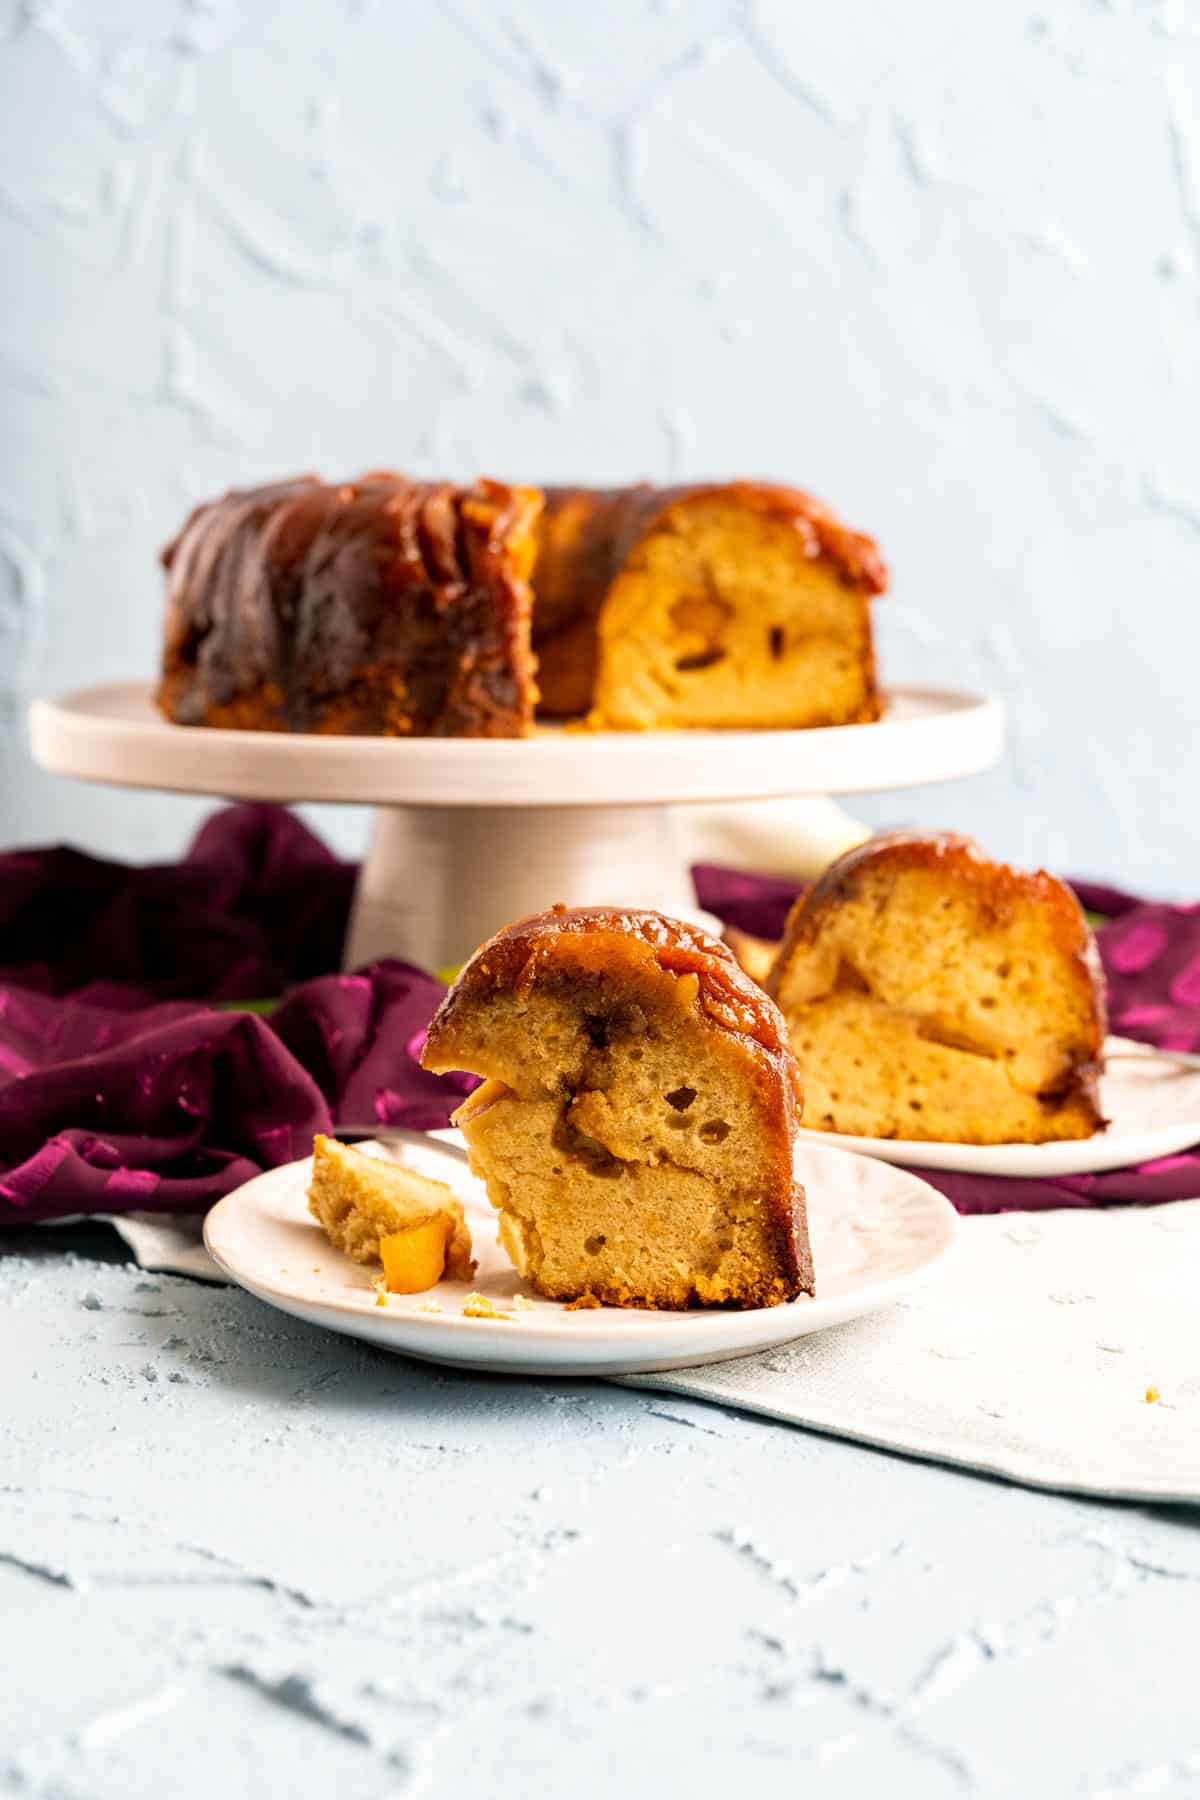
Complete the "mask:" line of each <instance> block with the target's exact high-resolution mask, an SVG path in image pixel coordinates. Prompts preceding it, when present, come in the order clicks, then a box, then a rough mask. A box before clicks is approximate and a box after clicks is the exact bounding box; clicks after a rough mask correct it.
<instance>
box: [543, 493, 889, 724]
mask: <svg viewBox="0 0 1200 1800" xmlns="http://www.w3.org/2000/svg"><path fill="white" fill-rule="evenodd" d="M533 584H534V594H535V600H534V615H533V631H534V650H535V653H536V655H537V658H538V667H539V677H538V682H539V687H540V689H541V712H542V713H543V715H545V716H547V717H557V718H567V717H572V716H574V715H576V714H581V713H582V714H586V716H587V720H588V723H589V724H590V725H592V726H594V727H596V728H598V729H609V728H611V729H617V730H636V729H647V728H659V729H666V728H670V727H677V726H709V727H737V726H741V727H756V726H806V725H849V724H854V723H857V722H859V721H862V720H870V719H876V718H878V717H879V698H878V693H877V690H876V685H875V657H874V651H873V648H872V637H871V617H870V607H869V604H868V602H869V600H870V597H871V596H872V595H873V594H878V593H881V592H882V591H883V589H884V588H885V587H886V585H887V571H886V570H885V568H884V565H883V562H882V561H881V559H880V556H879V553H878V551H877V550H876V548H875V545H874V544H873V543H872V542H871V540H870V538H867V537H862V536H860V535H859V534H858V533H857V532H854V531H849V530H848V529H847V528H846V527H845V526H844V525H842V524H841V523H840V522H839V521H838V520H837V519H836V518H835V517H834V515H833V514H832V513H831V512H830V511H829V510H828V508H826V507H824V506H822V505H821V504H820V502H819V501H816V500H813V499H811V498H810V497H809V496H808V495H807V494H802V493H799V492H797V491H796V490H795V489H794V488H785V487H775V486H772V485H770V484H769V483H766V482H749V481H734V482H728V483H725V484H721V485H710V486H704V487H689V488H652V487H647V486H641V487H632V488H620V489H617V490H615V491H612V492H603V491H598V490H595V489H590V488H550V489H548V490H547V493H546V506H545V510H544V512H543V514H542V518H541V523H540V526H539V531H538V553H537V561H536V563H535V565H534V573H533Z"/></svg>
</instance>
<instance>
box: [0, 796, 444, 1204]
mask: <svg viewBox="0 0 1200 1800" xmlns="http://www.w3.org/2000/svg"><path fill="white" fill-rule="evenodd" d="M354 874H355V871H354V868H353V866H352V865H350V864H347V863H340V862H338V861H337V860H336V858H334V857H333V856H332V855H331V854H330V853H329V851H328V850H327V849H326V848H325V846H324V845H323V844H321V843H320V841H319V840H318V839H317V838H315V837H313V835H312V834H311V832H309V831H307V830H306V829H305V827H304V826H303V825H302V824H301V822H300V821H299V820H298V819H297V818H295V817H294V816H293V815H292V814H291V813H288V812H286V811H284V810H283V809H282V808H279V807H270V806H245V807H232V808H229V809H227V810H225V811H222V812H219V813H217V814H216V815H215V816H214V817H213V818H211V819H210V820H209V821H208V822H207V823H206V824H205V825H204V827H203V828H202V830H201V831H200V833H199V834H198V836H197V838H196V840H195V842H194V843H193V845H192V847H191V849H190V850H189V851H188V853H187V855H186V856H185V857H184V859H183V861H182V862H181V863H179V864H177V865H171V866H167V867H153V868H129V867H127V866H124V865H122V864H119V863H111V862H102V861H99V860H98V859H96V858H94V857H89V856H84V855H82V854H81V853H80V852H78V851H73V850H63V849H50V850H42V851H18V852H14V853H13V854H11V855H8V856H0V1225H2V1224H29V1223H31V1222H33V1221H35V1220H39V1219H52V1218H59V1217H62V1216H63V1215H65V1214H70V1213H88V1212H104V1213H113V1212H126V1211H138V1210H145V1211H155V1212H197V1211H203V1210H204V1208H205V1207H207V1206H209V1205H211V1203H212V1202H213V1201H214V1200H217V1199H219V1198H220V1196H221V1195H222V1194H225V1193H228V1192H229V1191H230V1190H231V1189H232V1188H235V1187H237V1186H239V1185H240V1183H242V1182H243V1181H248V1180H249V1179H250V1177H251V1176H252V1175H256V1174H258V1173H259V1172H260V1171H261V1170H262V1169H264V1168H270V1167H273V1166H275V1165H276V1164H279V1163H284V1162H291V1161H293V1160H294V1159H295V1158H297V1157H300V1156H304V1155H306V1154H307V1152H308V1151H309V1149H311V1147H312V1137H313V1133H314V1132H315V1131H328V1130H329V1129H330V1127H331V1124H332V1123H334V1122H335V1121H337V1120H342V1121H344V1122H345V1123H347V1124H354V1125H359V1124H367V1125H370V1124H392V1125H404V1126H408V1127H411V1128H413V1129H416V1130H425V1129H428V1128H429V1127H431V1126H436V1125H444V1124H445V1123H446V1121H447V1119H448V1118H449V1115H450V1113H451V1112H452V1111H453V1109H454V1107H455V1106H456V1105H457V1104H458V1102H459V1100H460V1099H461V1098H462V1097H463V1095H464V1093H469V1092H470V1090H471V1088H472V1087H473V1086H474V1081H473V1080H472V1078H471V1077H469V1076H458V1077H452V1078H441V1077H438V1076H435V1075H428V1074H426V1072H425V1071H424V1070H423V1069H422V1068H420V1066H419V1065H418V1063H417V1061H416V1058H417V1056H418V1055H419V1054H420V1046H421V1043H422V1041H423V1037H424V1031H425V1028H426V1026H427V1025H428V1023H429V1020H430V1018H431V1017H432V1015H433V1012H434V1009H435V1008H436V1006H437V1003H438V1001H439V999H440V998H441V996H442V994H443V993H444V991H445V990H444V988H443V986H442V984H441V982H439V981H435V980H434V978H433V977H432V976H431V975H427V974H425V973H424V971H423V970H421V969H414V968H411V967H409V965H408V964H406V963H401V962H382V963H377V964H375V965H374V966H373V967H371V968H369V969H365V970H363V971H362V972H361V973H359V974H356V975H338V974H329V973H328V972H327V971H329V970H330V969H336V968H337V966H338V962H339V959H340V955H341V945H342V938H343V935H344V932H345V927H346V921H347V918H348V914H349V904H350V896H351V891H352V886H353V879H354ZM306 977H309V979H305V978H306ZM295 984H299V985H295ZM288 987H290V988H291V992H290V993H289V994H288V996H287V998H286V999H285V1000H284V1001H283V1003H282V1004H281V1005H280V1006H278V1007H277V1008H276V1009H275V1010H274V1012H273V1013H272V1015H271V1017H270V1019H269V1020H267V1019H264V1018H260V1017H257V1016H256V1015H255V1014H254V1013H251V1012H246V1011H241V1010H239V1011H229V1010H225V1009H224V1008H227V1007H228V1004H229V1002H230V1001H231V1000H244V1001H249V1000H252V999H259V998H262V997H264V996H267V995H271V994H275V995H278V994H279V993H281V992H282V991H283V990H284V989H285V988H288ZM182 993H186V994H188V995H189V996H190V997H189V998H188V999H187V1000H179V999H174V998H172V996H175V995H177V994H182Z"/></svg>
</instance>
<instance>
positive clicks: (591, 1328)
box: [204, 1140, 958, 1375]
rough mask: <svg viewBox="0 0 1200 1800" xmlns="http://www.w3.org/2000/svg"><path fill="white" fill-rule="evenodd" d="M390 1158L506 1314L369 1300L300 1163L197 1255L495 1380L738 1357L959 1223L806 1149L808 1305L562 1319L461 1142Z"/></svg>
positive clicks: (315, 1311)
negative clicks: (455, 1230) (429, 1189)
mask: <svg viewBox="0 0 1200 1800" xmlns="http://www.w3.org/2000/svg"><path fill="white" fill-rule="evenodd" d="M381 1153H382V1152H380V1151H379V1150H378V1148H377V1149H376V1154H381ZM391 1154H393V1155H396V1156H398V1157H399V1159H400V1160H401V1161H403V1162H406V1163H408V1164H410V1165H411V1166H412V1167H414V1168H418V1169H421V1170H423V1171H424V1172H425V1173H427V1174H430V1175H436V1176H440V1178H441V1179H442V1180H443V1181H446V1182H449V1184H450V1185H451V1186H452V1187H453V1188H454V1190H455V1192H456V1193H457V1194H458V1195H459V1197H460V1198H461V1200H462V1202H463V1204H464V1206H465V1208H466V1212H467V1218H468V1221H469V1223H470V1226H471V1234H472V1237H473V1238H474V1241H475V1255H476V1257H477V1258H478V1261H479V1268H478V1271H477V1273H476V1277H475V1281H474V1284H473V1289H474V1291H475V1292H476V1293H480V1294H485V1295H486V1296H487V1297H488V1299H489V1300H491V1301H492V1302H493V1304H494V1305H496V1306H497V1307H507V1308H508V1309H509V1311H510V1316H509V1317H507V1318H504V1319H473V1318H464V1317H463V1312H462V1307H463V1302H464V1300H465V1299H466V1297H467V1294H468V1293H469V1292H470V1291H472V1290H471V1289H469V1288H468V1287H467V1286H465V1285H464V1284H463V1283H462V1282H451V1281H444V1282H442V1283H441V1284H440V1285H439V1286H438V1287H436V1288H433V1289H431V1290H430V1292H429V1293H427V1294H412V1295H399V1294H393V1295H390V1296H389V1298H388V1301H387V1304H386V1305H384V1306H379V1305H377V1304H376V1295H375V1291H374V1289H373V1287H372V1278H373V1277H374V1276H375V1275H377V1274H378V1270H375V1269H367V1268H363V1267H361V1266H360V1265H359V1264H357V1263H352V1262H350V1261H349V1260H348V1259H347V1258H346V1257H344V1256H342V1255H340V1254H339V1253H338V1252H337V1251H336V1250H334V1249H333V1248H332V1247H331V1246H330V1244H329V1242H328V1240H327V1239H326V1238H325V1236H324V1234H323V1232H322V1231H321V1230H320V1228H319V1227H318V1226H317V1225H316V1224H315V1223H314V1222H313V1220H312V1219H311V1218H310V1217H309V1214H308V1207H307V1202H306V1198H305V1195H306V1190H307V1187H308V1181H309V1171H310V1164H309V1162H308V1161H307V1160H305V1161H304V1162H297V1163H289V1164H287V1165H286V1167H284V1168H281V1169H272V1170H271V1171H270V1172H269V1173H268V1174H266V1175H260V1176H258V1177H257V1178H256V1179H255V1180H254V1181H250V1182H247V1183H246V1185H245V1187H241V1188H238V1189H237V1191H236V1192H235V1193H232V1194H229V1195H227V1196H226V1198H225V1199H224V1200H222V1201H220V1202H219V1204H218V1205H216V1206H215V1207H213V1209H212V1211H211V1212H210V1213H209V1215H208V1217H207V1219H206V1220H205V1225H204V1241H205V1243H206V1245H207V1246H208V1249H209V1252H210V1254H211V1255H212V1256H213V1257H214V1258H215V1260H216V1261H217V1263H219V1264H220V1266H221V1268H222V1269H223V1270H224V1271H225V1273H226V1274H227V1275H229V1276H230V1277H231V1279H232V1280H234V1281H236V1282H238V1283H240V1285H241V1286H242V1287H244V1288H247V1289H248V1290H249V1292H250V1293H252V1294H256V1295H257V1296H258V1297H259V1299H261V1300H265V1301H266V1302H267V1303H268V1305H271V1306H277V1307H279V1308H280V1309H281V1310H282V1311H283V1312H286V1313H291V1314H293V1315H294V1316H295V1317H296V1318H298V1319H306V1320H308V1321H309V1322H310V1323H311V1324H314V1325H326V1326H328V1327H329V1328H330V1330H332V1331H343V1332H346V1333H348V1334H349V1336H351V1337H359V1338H366V1339H367V1340H368V1341H369V1342H371V1343H373V1344H377V1345H379V1347H380V1348H381V1349H384V1350H396V1351H401V1352H403V1354H404V1355H406V1356H417V1357H421V1358H422V1359H423V1360H425V1361H428V1362H445V1363H458V1364H461V1365H463V1366H464V1367H466V1368H471V1369H492V1370H496V1371H499V1372H503V1373H507V1374H524V1375H632V1374H637V1373H639V1372H645V1371H647V1370H656V1369H683V1368H688V1367H691V1366H694V1365H695V1364H697V1363H707V1362H721V1361H723V1360H725V1359H726V1358H728V1357H733V1356H747V1355H749V1354H750V1353H751V1352H752V1351H754V1350H763V1349H766V1348H768V1347H769V1346H771V1345H773V1344H784V1343H788V1342H790V1341H791V1339H793V1338H797V1337H803V1336H804V1335H805V1334H806V1333H807V1332H810V1331H821V1330H823V1329H824V1328H825V1327H826V1326H828V1325H838V1324H840V1323H841V1322H842V1321H843V1320H845V1319H851V1318H855V1317H857V1315H858V1314H860V1313H866V1312H872V1311H874V1310H875V1309H876V1308H877V1307H881V1306H886V1305H888V1304H889V1303H890V1302H891V1301H893V1300H898V1299H899V1298H900V1297H901V1296H902V1295H903V1294H905V1293H907V1292H908V1291H909V1289H910V1288H912V1287H913V1286H914V1285H915V1284H916V1283H918V1282H920V1281H922V1280H924V1279H925V1278H926V1277H927V1276H928V1275H930V1274H931V1273H932V1272H933V1270H934V1269H935V1268H936V1267H937V1266H938V1264H939V1263H940V1262H941V1261H942V1259H943V1258H944V1257H945V1256H946V1255H947V1253H948V1252H949V1250H950V1248H951V1246H952V1245H953V1243H954V1239H955V1234H956V1231H957V1228H958V1217H957V1215H956V1213H955V1212H954V1209H953V1208H952V1207H951V1206H950V1204H949V1202H948V1201H946V1200H944V1199H943V1198H942V1196H941V1195H940V1194H938V1193H936V1192H935V1191H934V1189H933V1188H931V1187H929V1186H928V1185H927V1184H926V1183H925V1182H923V1181H920V1180H918V1178H917V1177H916V1176H915V1175H910V1174H908V1173H907V1172H905V1171H903V1170H900V1169H892V1168H888V1167H887V1165H886V1164H884V1163H881V1162H877V1161H872V1160H870V1159H869V1158H867V1157H862V1156H852V1155H850V1154H849V1153H848V1152H846V1151H845V1150H841V1149H834V1148H832V1147H831V1146H830V1145H828V1144H815V1145H809V1144H805V1145H804V1146H803V1147H802V1148H799V1149H798V1150H797V1163H796V1166H797V1173H798V1175H799V1177H800V1179H801V1180H802V1181H803V1182H804V1184H805V1187H806V1188H807V1190H808V1219H809V1230H810V1232H811V1236H812V1250H813V1261H814V1263H815V1265H816V1271H817V1297H816V1299H808V1298H807V1297H803V1298H801V1299H799V1300H796V1301H793V1302H792V1303H791V1304H790V1305H788V1306H774V1307H762V1308H759V1309H758V1310H756V1311H753V1312H721V1311H716V1310H709V1309H697V1310H695V1311H692V1312H682V1313H670V1312H649V1311H635V1310H633V1309H629V1310H623V1309H616V1308H608V1307H604V1308H598V1309H594V1310H592V1311H586V1312H567V1311H566V1310H565V1309H564V1307H563V1306H562V1305H560V1304H559V1303H558V1302H557V1301H553V1300H542V1299H540V1298H538V1297H537V1296H536V1295H535V1294H534V1293H533V1292H532V1290H531V1289H530V1288H529V1287H528V1285H527V1284H524V1283H522V1282H521V1281H520V1279H519V1278H518V1276H517V1274H516V1272H515V1270H514V1269H513V1267H512V1265H511V1264H510V1263H509V1261H508V1258H507V1257H506V1256H505V1255H504V1253H503V1251H502V1250H500V1249H499V1247H498V1246H497V1244H496V1215H495V1213H494V1212H493V1211H492V1209H491V1207H490V1206H489V1205H488V1202H487V1199H486V1196H485V1194H484V1191H483V1187H482V1185H481V1184H480V1183H479V1182H477V1181H476V1180H475V1178H474V1177H473V1176H472V1175H471V1174H470V1172H469V1171H468V1169H467V1166H466V1160H465V1157H464V1155H463V1153H462V1151H461V1150H459V1149H457V1148H456V1147H455V1146H454V1145H453V1144H448V1143H444V1142H435V1141H433V1140H430V1141H429V1143H428V1144H422V1145H420V1146H409V1145H407V1144H406V1145H404V1146H402V1147H401V1146H392V1147H391ZM518 1293H523V1294H525V1295H526V1296H527V1297H528V1299H529V1300H530V1301H531V1302H532V1306H531V1307H530V1309H529V1310H525V1309H524V1308H522V1309H520V1310H517V1309H515V1308H514V1307H513V1297H514V1295H516V1294H518ZM431 1306H433V1307H440V1309H441V1310H440V1311H430V1310H428V1308H430V1307H431Z"/></svg>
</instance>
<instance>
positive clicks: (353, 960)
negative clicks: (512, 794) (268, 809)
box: [345, 806, 712, 969]
mask: <svg viewBox="0 0 1200 1800" xmlns="http://www.w3.org/2000/svg"><path fill="white" fill-rule="evenodd" d="M559 900H561V901H564V902H565V903H566V904H567V905H568V906H604V905H618V906H650V907H655V908H657V909H658V910H659V911H660V912H665V913H670V914H673V915H674V916H675V917H676V918H690V919H696V920H699V921H701V922H703V923H707V924H710V925H711V923H712V921H711V920H709V919H708V918H707V915H705V914H703V913H701V912H699V911H698V909H697V907H696V901H695V896H694V894H693V891H692V884H691V879H690V877H689V875H688V870H687V866H686V862H685V859H684V855H683V851H682V849H681V846H680V843H679V840H678V837H677V833H676V826H675V817H674V814H673V811H672V809H671V808H669V807H663V806H538V807H533V806H528V807H526V806H388V807H379V808H378V809H377V810H376V814H375V824H374V829H373V832H372V836H371V845H370V849H369V851H368V853H367V858H366V861H365V862H364V864H363V867H362V873H361V874H360V876H359V881H358V889H357V892H356V894H355V900H354V910H353V914H352V916H351V920H350V930H349V933H348V935H347V939H346V955H345V966H346V967H347V968H348V969H355V968H360V967H361V966H362V965H363V964H364V963H368V962H373V961H375V960H376V959H377V958H379V957H383V956H400V957H404V958H406V959H407V960H408V961H410V962H414V963H418V964H420V965H421V967H423V968H427V969H446V968H451V967H455V966H457V965H458V964H459V963H462V962H464V961H465V960H466V958H467V957H468V956H469V955H470V954H471V952H472V951H473V950H474V949H475V948H476V946H477V945H479V944H481V943H482V942H483V941H484V939H485V938H487V937H489V936H490V935H491V933H492V932H494V931H497V930H499V928H500V927H501V926H502V925H507V924H508V923H510V921H511V920H513V919H519V918H523V917H525V916H527V915H528V914H529V913H534V912H540V911H542V910H543V909H544V908H545V907H548V906H552V905H554V903H555V902H556V901H559Z"/></svg>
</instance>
